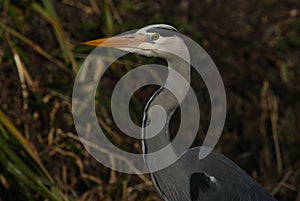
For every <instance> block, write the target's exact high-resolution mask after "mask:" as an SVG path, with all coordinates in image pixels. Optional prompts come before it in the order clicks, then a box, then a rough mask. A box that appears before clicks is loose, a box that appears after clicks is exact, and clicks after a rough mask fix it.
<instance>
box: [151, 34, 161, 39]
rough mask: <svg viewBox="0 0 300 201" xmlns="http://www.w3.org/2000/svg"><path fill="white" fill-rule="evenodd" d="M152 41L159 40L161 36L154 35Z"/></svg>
mask: <svg viewBox="0 0 300 201" xmlns="http://www.w3.org/2000/svg"><path fill="white" fill-rule="evenodd" d="M151 38H152V40H157V39H158V38H159V35H158V34H157V33H155V34H153V35H152V37H151Z"/></svg>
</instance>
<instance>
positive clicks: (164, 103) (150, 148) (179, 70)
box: [142, 57, 190, 154]
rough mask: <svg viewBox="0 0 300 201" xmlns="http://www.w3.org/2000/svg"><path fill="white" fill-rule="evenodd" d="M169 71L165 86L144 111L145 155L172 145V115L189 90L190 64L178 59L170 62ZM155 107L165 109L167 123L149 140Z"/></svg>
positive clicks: (143, 138) (143, 137) (157, 92)
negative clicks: (170, 127)
mask: <svg viewBox="0 0 300 201" xmlns="http://www.w3.org/2000/svg"><path fill="white" fill-rule="evenodd" d="M168 69H169V74H168V77H167V80H166V82H165V85H164V86H162V87H161V88H160V89H159V90H158V91H156V92H155V93H154V94H153V95H152V97H151V98H150V100H149V101H148V103H147V106H146V108H145V111H144V119H143V130H142V133H143V136H142V145H143V153H144V154H146V153H151V152H155V151H158V150H160V149H162V148H163V147H165V146H166V145H168V144H169V143H170V136H169V121H170V119H171V116H172V114H173V113H174V111H175V110H176V108H177V107H178V105H179V104H180V103H181V102H182V101H183V99H184V97H185V96H186V94H187V92H188V90H189V83H190V64H189V63H188V62H186V61H184V60H182V59H180V58H178V57H176V58H173V59H172V60H168ZM183 81H184V83H183ZM174 94H175V95H176V96H175V95H174ZM155 105H159V106H161V107H162V108H164V110H165V112H166V115H167V118H166V123H165V124H164V126H163V128H162V129H161V130H160V131H159V133H157V135H155V137H152V138H149V139H147V128H146V125H148V124H149V123H150V121H151V120H150V119H149V111H150V110H151V107H153V106H155ZM152 118H153V117H152ZM154 118H156V117H154ZM157 118H159V117H157ZM148 135H149V134H148Z"/></svg>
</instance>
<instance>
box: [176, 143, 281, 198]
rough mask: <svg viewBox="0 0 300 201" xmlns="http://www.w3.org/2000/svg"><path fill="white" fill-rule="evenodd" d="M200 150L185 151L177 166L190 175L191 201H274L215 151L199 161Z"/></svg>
mask: <svg viewBox="0 0 300 201" xmlns="http://www.w3.org/2000/svg"><path fill="white" fill-rule="evenodd" d="M199 150H200V147H196V148H194V149H191V150H189V151H188V152H186V154H185V155H184V156H183V158H182V161H181V163H183V164H185V172H190V173H189V174H190V176H189V178H190V179H189V191H190V192H189V193H190V197H191V201H213V200H219V201H221V200H224V201H225V200H226V201H227V200H232V201H276V199H275V198H274V197H272V196H271V195H270V194H269V193H268V192H267V191H266V190H265V189H264V188H263V187H262V186H261V185H260V184H258V183H257V182H256V181H254V180H253V179H252V178H251V177H250V176H249V175H248V174H247V173H246V172H245V171H243V170H242V169H241V168H240V167H239V166H237V165H236V164H235V163H234V162H232V161H231V160H230V159H228V158H226V157H225V156H224V155H222V154H220V153H217V152H215V151H213V152H211V153H210V154H209V155H208V156H207V157H206V158H205V159H203V160H199V159H197V158H198V154H199Z"/></svg>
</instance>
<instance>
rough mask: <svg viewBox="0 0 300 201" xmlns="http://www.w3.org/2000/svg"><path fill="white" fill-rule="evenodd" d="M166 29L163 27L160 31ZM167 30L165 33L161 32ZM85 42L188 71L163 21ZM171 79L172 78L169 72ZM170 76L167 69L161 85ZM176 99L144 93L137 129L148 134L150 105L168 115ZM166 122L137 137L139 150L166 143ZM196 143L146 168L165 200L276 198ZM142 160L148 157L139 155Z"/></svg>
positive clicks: (174, 32)
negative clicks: (166, 163)
mask: <svg viewBox="0 0 300 201" xmlns="http://www.w3.org/2000/svg"><path fill="white" fill-rule="evenodd" d="M166 30H168V32H165V31H166ZM166 33H167V34H166ZM84 44H86V45H91V46H100V47H113V48H117V49H121V50H124V51H128V52H133V53H136V54H140V55H144V56H148V57H159V58H162V59H165V60H166V61H167V63H168V69H173V70H175V71H177V72H178V73H180V74H181V75H182V76H183V77H189V76H190V71H191V67H190V65H189V64H187V63H183V62H182V61H181V60H180V59H179V58H178V57H177V56H175V55H173V54H170V53H168V52H169V50H170V49H173V50H175V51H176V50H178V51H183V52H184V53H185V54H187V55H189V54H190V53H189V51H188V48H187V46H186V44H185V42H184V41H183V40H182V38H181V37H180V36H179V34H178V31H177V30H176V29H175V28H174V27H172V26H170V25H166V24H155V25H149V26H146V27H144V28H141V29H139V30H138V31H137V32H135V33H133V34H128V35H122V36H115V37H112V38H109V39H108V38H103V39H97V40H92V41H88V42H85V43H84ZM173 79H174V78H173ZM169 80H172V74H170V73H169V75H168V77H167V79H166V82H165V86H166V85H167V84H168V81H169ZM179 104H180V103H178V101H177V100H176V98H175V97H174V96H172V94H171V93H170V92H169V91H168V90H165V87H164V86H162V87H161V88H160V89H159V90H158V91H156V92H155V93H154V94H153V95H152V97H151V98H150V99H149V101H148V103H147V105H146V107H145V111H144V118H143V127H142V134H143V135H147V133H146V131H145V126H146V125H147V124H148V123H149V118H148V115H149V109H150V108H151V107H152V106H154V105H163V108H164V109H165V111H166V114H167V115H168V118H167V119H168V120H170V117H171V116H172V114H173V112H174V111H175V109H176V108H177V107H178V106H179ZM167 125H168V122H167V123H166V126H164V128H163V129H162V130H161V131H160V132H159V133H158V134H157V136H156V137H155V138H149V139H146V138H145V136H143V137H142V146H143V150H142V151H143V154H144V155H146V154H147V153H150V152H153V151H155V150H157V149H159V148H162V147H164V146H166V145H167V144H169V143H170V137H169V128H168V126H167ZM200 148H201V146H199V147H195V148H191V149H189V150H188V151H186V152H185V153H184V154H183V155H182V156H181V157H180V158H179V159H178V160H177V161H176V162H174V163H173V164H172V165H170V166H168V167H166V168H164V169H162V170H159V171H155V172H150V173H149V174H150V177H151V180H152V182H153V185H154V187H155V188H156V190H157V191H158V192H159V194H160V195H161V197H162V198H163V199H164V200H166V201H221V200H225V201H228V200H232V201H271V200H272V201H275V200H276V199H275V198H274V197H272V196H271V195H270V194H269V193H268V192H267V191H266V190H265V189H264V188H263V187H262V186H261V185H260V184H258V183H257V182H256V181H255V180H253V179H252V178H251V177H250V176H249V175H248V174H247V173H246V172H245V171H243V170H242V169H241V168H240V167H239V166H238V165H236V164H235V163H234V162H233V161H231V160H230V159H228V158H227V157H225V156H224V155H222V154H220V153H218V152H216V151H211V152H210V154H209V155H208V156H207V157H205V158H204V159H201V160H200V159H199V158H198V154H199V150H200ZM144 159H145V163H146V165H147V164H148V161H147V157H144Z"/></svg>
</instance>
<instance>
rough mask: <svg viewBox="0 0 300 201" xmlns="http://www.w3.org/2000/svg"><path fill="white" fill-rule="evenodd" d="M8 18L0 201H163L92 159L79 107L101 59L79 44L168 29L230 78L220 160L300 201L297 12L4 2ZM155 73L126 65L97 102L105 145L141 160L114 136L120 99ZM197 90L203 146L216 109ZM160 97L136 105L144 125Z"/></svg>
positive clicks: (203, 5)
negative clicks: (87, 66)
mask: <svg viewBox="0 0 300 201" xmlns="http://www.w3.org/2000/svg"><path fill="white" fill-rule="evenodd" d="M0 16H1V17H0V19H1V21H0V200H5V201H10V200H13V201H15V200H65V201H67V200H70V201H72V200H80V201H86V200H101V201H102V200H103V201H111V200H112V201H115V200H116V201H118V200H120V201H127V200H128V201H130V200H132V201H135V200H147V201H152V200H153V201H159V200H162V199H161V198H160V197H159V196H158V194H157V193H156V192H155V190H154V188H153V187H152V184H151V182H150V180H149V178H148V176H147V175H128V174H123V173H118V172H115V171H112V170H110V169H108V168H106V167H104V166H103V165H101V164H100V163H98V162H97V161H96V160H95V159H93V158H92V157H91V155H90V154H89V153H88V152H87V151H86V150H85V149H84V147H83V145H82V144H81V142H80V140H79V138H78V136H77V134H76V130H75V128H74V125H73V121H72V114H71V95H72V87H73V83H74V80H75V77H76V74H77V72H78V70H79V68H80V66H81V64H82V62H83V61H84V59H85V58H86V56H87V55H88V53H90V52H91V51H92V50H93V48H91V47H86V46H83V45H81V42H83V41H87V40H91V39H96V38H102V37H108V36H113V35H114V34H118V33H121V32H124V31H128V30H131V29H137V28H141V27H143V26H146V25H149V24H154V23H166V24H171V25H173V26H174V27H176V28H177V29H178V30H179V31H180V32H181V33H183V34H185V35H187V36H189V37H190V38H192V39H193V40H195V41H196V42H198V43H199V44H200V45H201V46H202V47H203V48H204V49H205V50H206V51H207V52H208V54H209V55H210V56H211V57H212V59H213V60H214V62H215V63H216V65H217V67H218V69H219V71H220V74H221V76H222V78H223V81H224V85H225V88H226V92H227V102H228V112H227V119H226V125H225V128H224V132H223V134H222V136H221V138H220V140H219V143H218V144H217V147H216V149H217V150H218V151H220V152H222V153H223V154H225V155H226V156H227V157H229V158H230V159H232V160H234V161H235V162H236V163H237V164H238V165H240V166H241V167H242V168H243V169H244V170H245V171H246V172H248V173H249V174H250V175H251V176H252V177H253V178H255V179H256V180H257V181H258V182H259V183H261V184H262V185H263V186H264V187H265V188H266V189H267V190H268V191H269V192H270V193H271V194H272V195H274V196H275V197H276V198H277V199H278V200H282V201H293V200H297V201H300V195H298V198H297V194H298V192H299V182H300V180H299V178H300V158H299V155H300V150H299V146H300V135H299V129H300V104H299V100H300V79H299V78H300V56H299V55H300V3H299V1H298V0H286V1H279V0H253V1H241V0H232V1H215V0H203V1H196V0H191V1H188V0H180V1H177V2H174V1H170V0H162V1H149V0H148V1H141V0H133V1H129V0H122V1H118V0H87V1H83V0H80V1H77V0H60V1H59V0H53V1H47V0H41V1H38V0H25V1H16V0H0ZM156 61H157V62H161V61H159V60H157V59H149V58H144V57H142V56H137V55H129V56H128V57H127V58H125V59H120V61H118V62H117V63H116V64H114V65H113V66H112V67H111V68H110V69H109V70H108V71H107V72H105V75H104V77H103V79H102V80H101V89H100V90H99V93H98V94H97V97H96V102H97V104H96V108H97V113H98V120H99V124H100V125H101V127H102V128H103V130H104V131H105V133H106V134H107V136H109V138H110V140H111V141H112V142H113V143H114V144H116V145H119V146H120V147H122V148H123V149H124V150H128V151H131V152H134V153H140V152H141V147H140V142H139V141H138V140H135V139H131V138H129V137H125V135H124V134H122V133H121V132H120V131H119V130H118V128H117V127H116V126H115V124H114V121H113V119H112V117H111V110H110V95H111V92H112V90H113V87H114V85H115V84H116V83H117V81H118V80H119V79H120V78H121V77H122V75H124V73H126V72H128V70H130V69H131V68H133V67H135V66H138V65H142V64H145V63H147V62H148V63H153V62H156ZM193 76H194V75H193ZM197 79H199V78H198V77H197V76H194V77H193V80H197ZM194 88H195V89H196V90H198V91H199V92H198V95H199V97H200V96H203V98H200V99H202V101H201V102H203V105H202V107H203V108H204V109H203V110H201V111H205V110H207V111H208V112H207V113H206V114H205V113H204V114H202V113H201V118H202V119H201V121H202V122H203V125H204V126H202V127H201V128H200V130H199V136H200V137H199V139H198V138H197V139H196V140H195V145H200V144H201V139H202V138H203V135H204V134H205V131H206V126H205V125H207V123H209V118H210V116H209V115H207V114H209V110H210V108H209V99H207V92H205V87H199V85H198V87H197V84H196V87H194ZM202 89H204V90H202ZM153 90H155V88H145V89H144V90H140V91H138V92H137V93H136V94H135V96H134V97H133V98H132V101H131V109H132V110H131V111H130V112H131V116H132V119H133V120H134V121H135V122H136V123H137V124H140V123H141V120H142V111H143V107H144V105H145V103H146V102H147V99H148V98H149V97H150V96H151V93H153ZM201 91H204V92H203V93H201ZM201 94H202V95H201ZM206 105H207V106H208V107H206ZM174 121H175V124H176V121H177V120H176V118H175V120H174ZM201 136H202V137H201Z"/></svg>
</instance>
